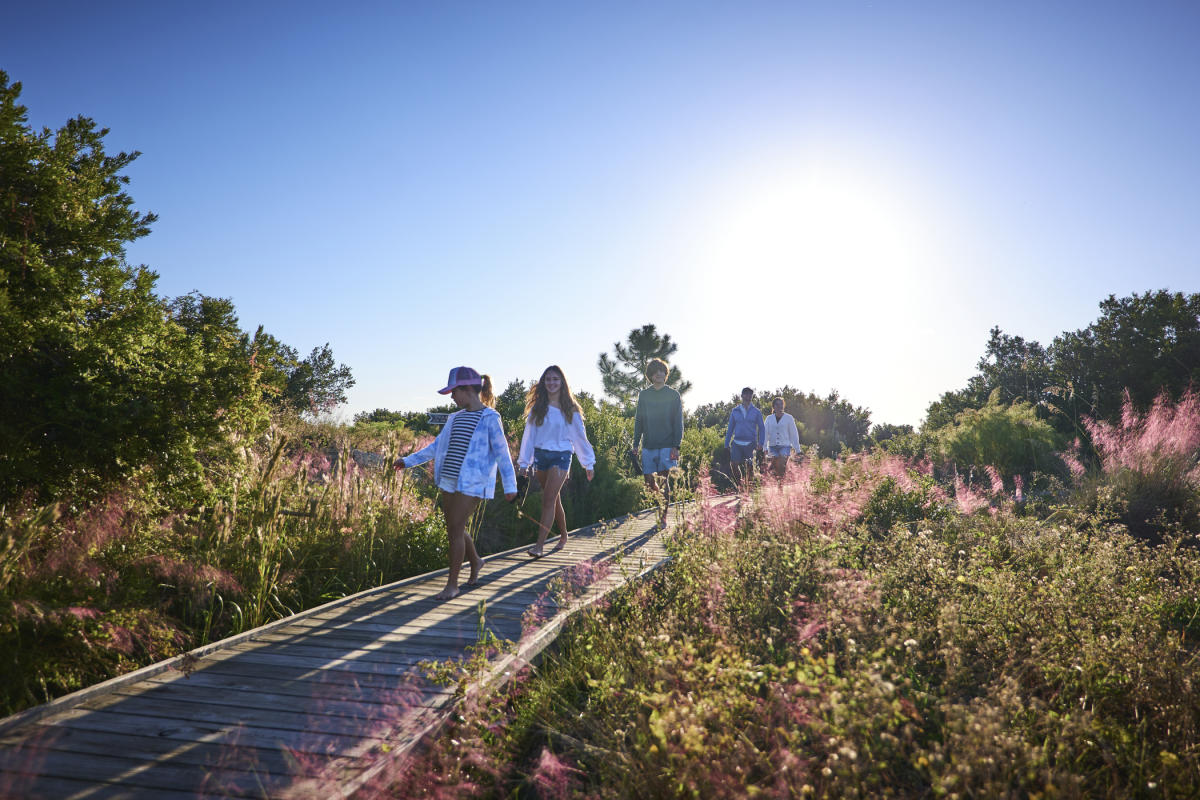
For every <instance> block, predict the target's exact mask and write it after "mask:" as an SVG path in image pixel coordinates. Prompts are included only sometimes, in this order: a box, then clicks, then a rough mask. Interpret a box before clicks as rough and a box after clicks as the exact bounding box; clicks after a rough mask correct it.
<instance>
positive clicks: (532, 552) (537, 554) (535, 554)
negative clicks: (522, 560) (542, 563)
mask: <svg viewBox="0 0 1200 800" xmlns="http://www.w3.org/2000/svg"><path fill="white" fill-rule="evenodd" d="M525 554H526V555H528V556H529V557H530V558H541V557H542V556H544V555H546V554H545V553H543V552H542V551H541V550H534V549H533V548H530V549H528V550H526V551H525Z"/></svg>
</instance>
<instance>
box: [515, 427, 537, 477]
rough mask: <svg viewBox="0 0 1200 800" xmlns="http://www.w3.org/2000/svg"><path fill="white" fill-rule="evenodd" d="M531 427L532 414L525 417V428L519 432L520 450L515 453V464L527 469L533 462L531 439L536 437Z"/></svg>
mask: <svg viewBox="0 0 1200 800" xmlns="http://www.w3.org/2000/svg"><path fill="white" fill-rule="evenodd" d="M532 428H533V414H530V415H529V416H528V417H526V418H525V430H524V431H523V432H522V433H521V450H520V451H519V452H518V454H517V466H518V467H520V468H521V469H528V468H529V465H530V464H532V463H533V448H534V445H533V440H534V439H535V438H536V437H537V434H536V432H535V431H533V430H532Z"/></svg>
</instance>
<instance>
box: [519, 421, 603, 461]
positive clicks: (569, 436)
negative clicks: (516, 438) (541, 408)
mask: <svg viewBox="0 0 1200 800" xmlns="http://www.w3.org/2000/svg"><path fill="white" fill-rule="evenodd" d="M535 448H540V449H542V450H559V451H562V450H571V451H574V453H575V455H577V456H579V463H580V464H582V465H583V468H584V469H591V468H592V467H594V466H596V452H595V451H594V450H592V445H591V443H590V442H588V439H587V432H586V431H585V430H584V429H583V415H582V414H580V413H579V412H578V411H576V412H575V413H574V414H572V415H571V422H570V423H569V424H568V422H567V420H566V417H564V416H563V413H562V411H560V410H559V409H557V408H555V407H554V406H549V407H547V408H546V418H545V419H543V420H542V424H541V425H535V424H534V422H533V415H532V414H530V415H529V416H528V417H526V418H525V433H523V434H521V454H520V455H518V456H517V466H518V467H520V468H521V469H525V468H526V467H528V466H529V465H530V464H532V463H533V451H534V449H535Z"/></svg>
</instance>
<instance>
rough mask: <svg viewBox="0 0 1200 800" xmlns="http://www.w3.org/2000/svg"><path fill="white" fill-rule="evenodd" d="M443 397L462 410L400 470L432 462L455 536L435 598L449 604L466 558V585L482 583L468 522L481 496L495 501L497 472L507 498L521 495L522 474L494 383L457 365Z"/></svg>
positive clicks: (450, 531)
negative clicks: (516, 467) (442, 586)
mask: <svg viewBox="0 0 1200 800" xmlns="http://www.w3.org/2000/svg"><path fill="white" fill-rule="evenodd" d="M438 394H448V395H450V399H451V400H453V401H454V404H455V405H457V406H458V407H459V409H460V410H459V411H455V412H454V413H453V414H451V415H450V418H449V419H447V420H446V424H445V425H444V426H443V427H442V431H441V433H439V434H438V435H437V438H436V439H434V440H433V441H432V442H430V443H429V444H428V445H427V446H425V447H424V448H422V449H421V450H418V451H417V452H415V453H413V454H412V455H410V456H407V457H405V458H398V459H396V463H395V464H394V466H395V468H396V469H398V470H401V469H406V468H407V467H415V466H417V465H418V464H424V463H425V462H426V461H429V460H430V459H433V480H434V482H435V483H436V484H437V487H438V488H439V489H441V490H442V513H443V514H444V515H445V517H446V534H447V535H448V536H449V538H450V572H449V574H448V575H447V576H446V588H445V589H443V590H442V591H441V592H439V593H438V594H437V595H436V596H435V598H434V599H436V600H449V599H450V598H451V597H454V596H456V595H457V594H458V573H459V569H460V568H461V567H462V562H463V559H464V557H465V558H466V559H467V560H469V561H470V562H471V577H470V578H469V579H468V580H467V585H468V586H472V585H474V584H475V583H477V582H478V581H479V570H480V568H481V567H482V566H483V559H482V558H480V557H479V553H478V552H476V550H475V542H473V541H472V540H471V537H470V536H468V535H467V520H468V519H469V518H470V516H471V513H472V512H473V511H474V510H475V509H476V508H477V507H478V506H479V501H480V499H481V498H488V499H490V498H491V497H492V496H493V495H494V494H495V491H496V470H497V469H499V470H500V481H501V483H503V484H504V498H505V499H506V500H509V501H511V500H513V499H514V498H515V497H516V496H517V476H516V473H515V472H514V471H513V465H512V456H511V455H509V452H508V440H507V439H506V438H505V437H504V425H503V423H501V421H500V414H498V413H497V412H496V410H495V409H494V408H493V407H492V406H494V405H495V402H496V399H495V397H494V396H493V395H492V380H491V378H489V377H488V376H487V375H480V374H479V373H478V372H476V371H475V370H473V369H471V368H470V367H455V368H454V369H452V370H450V378H449V379H448V380H447V381H446V387H445V388H444V389H438Z"/></svg>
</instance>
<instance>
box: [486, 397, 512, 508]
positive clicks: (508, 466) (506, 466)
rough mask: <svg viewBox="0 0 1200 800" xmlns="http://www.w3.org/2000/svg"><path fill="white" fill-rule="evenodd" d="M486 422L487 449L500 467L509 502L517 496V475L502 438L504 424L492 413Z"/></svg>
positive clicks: (505, 440)
mask: <svg viewBox="0 0 1200 800" xmlns="http://www.w3.org/2000/svg"><path fill="white" fill-rule="evenodd" d="M487 420H488V422H487V426H488V448H489V449H490V450H491V453H492V458H494V459H496V464H497V465H498V466H499V467H500V483H501V484H503V485H504V496H505V498H507V499H509V500H511V499H512V498H514V497H516V496H517V473H516V472H515V471H514V470H513V463H512V455H511V454H510V453H509V452H508V439H506V438H505V437H504V423H502V422H501V421H500V415H499V414H497V413H494V412H493V413H491V414H488V415H487Z"/></svg>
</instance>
